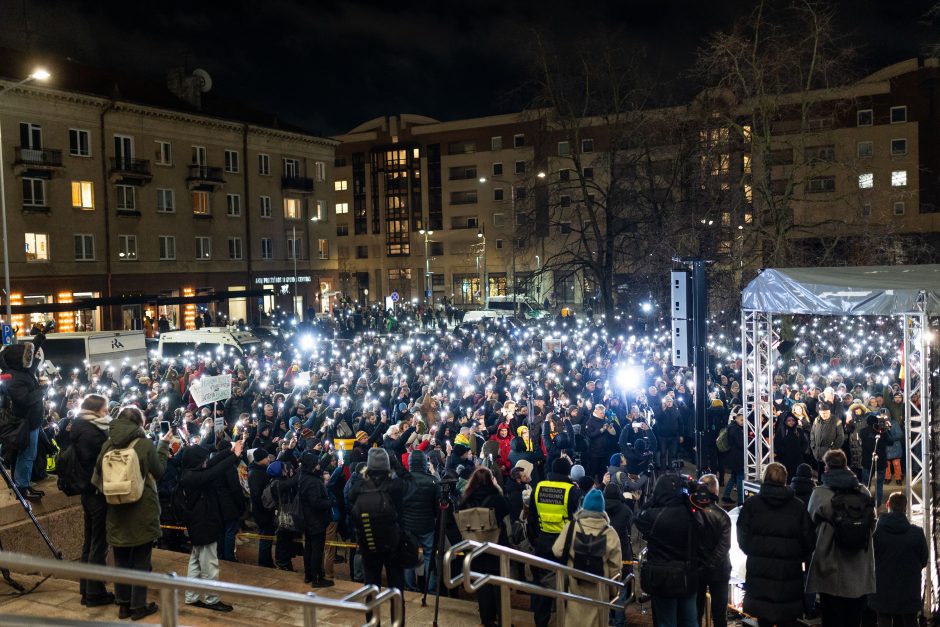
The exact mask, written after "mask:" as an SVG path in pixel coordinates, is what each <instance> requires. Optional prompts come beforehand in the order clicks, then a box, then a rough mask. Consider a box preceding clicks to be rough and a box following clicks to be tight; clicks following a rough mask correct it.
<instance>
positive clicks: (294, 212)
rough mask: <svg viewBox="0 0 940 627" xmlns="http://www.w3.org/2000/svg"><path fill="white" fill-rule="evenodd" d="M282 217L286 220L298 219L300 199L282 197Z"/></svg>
mask: <svg viewBox="0 0 940 627" xmlns="http://www.w3.org/2000/svg"><path fill="white" fill-rule="evenodd" d="M284 218H285V219H286V220H299V219H300V199H299V198H285V199H284Z"/></svg>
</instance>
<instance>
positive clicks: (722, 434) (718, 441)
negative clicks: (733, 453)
mask: <svg viewBox="0 0 940 627" xmlns="http://www.w3.org/2000/svg"><path fill="white" fill-rule="evenodd" d="M715 448H717V449H718V452H719V453H727V452H728V451H730V450H731V443H730V442H728V427H725V428H724V429H722V430H721V431H719V432H718V437H717V438H715Z"/></svg>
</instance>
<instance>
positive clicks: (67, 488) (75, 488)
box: [55, 445, 91, 496]
mask: <svg viewBox="0 0 940 627" xmlns="http://www.w3.org/2000/svg"><path fill="white" fill-rule="evenodd" d="M55 467H56V474H57V475H58V479H57V480H56V486H58V488H59V491H60V492H62V493H63V494H65V495H66V496H78V495H79V494H82V493H84V492H85V491H86V490H88V488H89V486H90V485H91V477H88V476H87V475H86V473H85V470H84V469H83V468H82V465H81V464H80V463H79V462H78V453H77V452H76V450H75V445H71V446H68V447H67V448H65V450H62V451H59V454H58V455H57V456H56V462H55Z"/></svg>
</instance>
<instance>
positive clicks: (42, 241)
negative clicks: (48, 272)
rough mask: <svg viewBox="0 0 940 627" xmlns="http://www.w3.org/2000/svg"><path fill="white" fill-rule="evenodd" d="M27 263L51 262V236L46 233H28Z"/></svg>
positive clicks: (26, 245) (26, 246) (26, 243)
mask: <svg viewBox="0 0 940 627" xmlns="http://www.w3.org/2000/svg"><path fill="white" fill-rule="evenodd" d="M25 251H26V261H49V236H48V235H46V234H45V233H26V242H25Z"/></svg>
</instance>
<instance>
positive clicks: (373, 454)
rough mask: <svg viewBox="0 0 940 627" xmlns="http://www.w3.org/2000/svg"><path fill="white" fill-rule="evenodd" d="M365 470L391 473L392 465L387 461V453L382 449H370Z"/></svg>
mask: <svg viewBox="0 0 940 627" xmlns="http://www.w3.org/2000/svg"><path fill="white" fill-rule="evenodd" d="M366 469H367V470H368V471H369V472H386V473H387V472H391V471H392V464H391V462H390V461H389V459H388V451H386V450H385V449H384V448H370V449H369V456H368V457H367V458H366Z"/></svg>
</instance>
